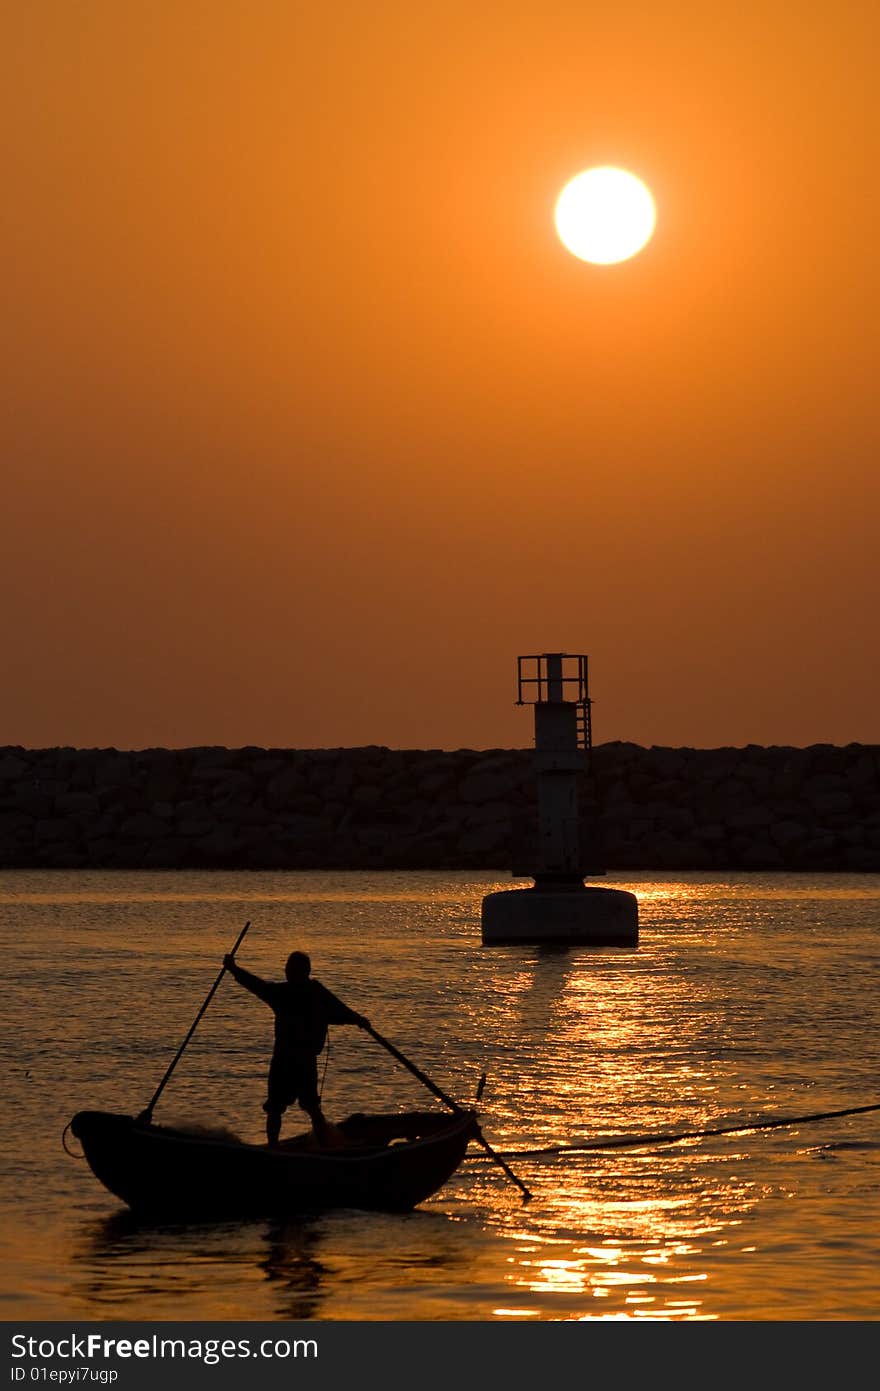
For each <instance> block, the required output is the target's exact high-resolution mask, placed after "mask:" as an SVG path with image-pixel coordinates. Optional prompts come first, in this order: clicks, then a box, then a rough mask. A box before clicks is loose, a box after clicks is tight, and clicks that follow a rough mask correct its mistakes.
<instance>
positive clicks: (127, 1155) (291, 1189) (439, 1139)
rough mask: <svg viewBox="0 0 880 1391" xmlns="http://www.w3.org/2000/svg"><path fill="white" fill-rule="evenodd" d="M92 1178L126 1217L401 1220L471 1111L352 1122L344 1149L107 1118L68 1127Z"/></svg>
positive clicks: (436, 1184)
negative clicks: (307, 1215) (369, 1213)
mask: <svg viewBox="0 0 880 1391" xmlns="http://www.w3.org/2000/svg"><path fill="white" fill-rule="evenodd" d="M70 1128H71V1129H72V1131H73V1133H74V1135H75V1136H76V1137H77V1139H78V1140H79V1141H80V1143H81V1145H82V1147H83V1150H84V1151H85V1156H86V1159H87V1160H88V1162H89V1165H90V1166H91V1169H92V1172H93V1173H94V1174H95V1176H96V1178H98V1179H100V1181H101V1183H103V1184H104V1186H105V1188H109V1190H110V1192H111V1193H114V1194H115V1195H116V1196H117V1197H118V1198H121V1199H122V1201H123V1202H125V1203H127V1204H128V1206H129V1207H130V1208H132V1209H133V1210H134V1211H135V1212H137V1213H141V1214H144V1215H147V1214H149V1215H150V1216H153V1217H156V1216H161V1217H170V1218H175V1219H178V1220H181V1219H182V1220H198V1219H201V1218H206V1217H211V1218H221V1219H222V1218H227V1217H230V1218H231V1217H249V1216H253V1217H256V1216H270V1215H279V1214H283V1213H291V1212H303V1211H309V1210H315V1209H326V1208H340V1207H356V1208H371V1209H374V1210H378V1211H387V1212H407V1211H409V1210H410V1209H411V1208H414V1207H415V1206H416V1205H417V1204H418V1203H421V1202H423V1201H424V1200H425V1199H426V1198H429V1197H430V1196H431V1194H432V1193H436V1192H437V1190H438V1188H442V1186H443V1184H444V1183H446V1181H447V1179H449V1178H450V1177H451V1176H452V1174H454V1173H455V1171H456V1169H457V1168H458V1166H459V1164H460V1163H461V1161H462V1159H463V1158H464V1155H465V1151H466V1150H467V1146H468V1141H469V1140H470V1139H471V1138H472V1137H474V1136H476V1134H477V1128H476V1116H475V1113H474V1112H473V1111H459V1112H457V1113H455V1114H450V1115H444V1114H438V1113H437V1112H433V1111H409V1112H404V1113H402V1114H401V1115H396V1116H390V1115H377V1116H368V1115H355V1116H350V1117H349V1118H348V1120H346V1121H343V1122H342V1123H341V1124H340V1125H339V1127H338V1130H339V1131H341V1132H342V1138H343V1143H342V1144H341V1145H339V1146H338V1147H334V1148H332V1149H330V1148H327V1149H325V1148H316V1147H315V1144H314V1141H313V1140H312V1138H311V1136H310V1135H302V1136H297V1137H295V1138H294V1139H291V1140H287V1141H284V1142H282V1143H281V1144H280V1145H278V1146H275V1147H272V1148H270V1147H269V1146H268V1145H248V1144H244V1143H242V1142H241V1141H239V1140H237V1139H235V1137H232V1136H223V1135H221V1134H213V1135H212V1134H211V1133H210V1132H207V1133H205V1134H199V1133H198V1132H187V1131H186V1130H174V1129H171V1128H170V1127H167V1126H162V1125H153V1124H151V1123H149V1122H147V1121H140V1120H134V1119H133V1118H132V1117H131V1116H122V1115H117V1114H115V1113H113V1112H109V1111H80V1112H78V1113H77V1115H75V1116H74V1118H73V1120H72V1121H71V1123H70Z"/></svg>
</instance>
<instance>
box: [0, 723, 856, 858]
mask: <svg viewBox="0 0 880 1391" xmlns="http://www.w3.org/2000/svg"><path fill="white" fill-rule="evenodd" d="M583 810H584V813H585V816H586V818H587V820H588V823H589V824H590V825H591V826H593V827H594V829H595V834H596V835H597V836H598V847H597V856H596V857H594V858H595V859H597V860H598V862H599V863H603V864H604V865H605V867H606V868H607V869H609V870H626V869H669V870H675V869H707V870H727V869H780V870H783V869H792V870H854V871H875V872H876V871H880V746H876V745H862V744H850V745H847V746H845V747H839V746H835V745H826V744H819V745H813V746H811V747H809V748H785V747H770V748H764V747H759V746H755V745H749V746H748V747H746V748H722V749H688V748H681V749H679V748H642V747H640V746H639V745H635V744H622V743H615V744H603V745H600V746H598V747H597V748H596V749H594V750H593V756H592V774H591V777H590V778H589V780H588V781H587V783H586V785H585V796H584V806H583ZM533 814H534V775H533V771H532V752H531V750H529V749H490V750H472V749H460V750H457V751H455V752H445V751H442V750H413V749H403V750H400V749H387V748H379V747H369V748H355V749H306V750H291V749H263V748H256V747H248V748H240V749H226V748H213V747H212V748H189V749H146V750H137V751H125V752H122V751H119V750H116V749H74V748H56V749H24V748H20V747H5V748H0V864H2V865H3V866H5V867H7V868H8V867H20V868H38V867H40V868H120V869H140V868H144V869H188V868H218V869H220V868H224V869H229V868H242V869H313V868H341V869H342V868H344V869H361V868H389V869H391V868H397V869H487V870H496V869H497V870H501V871H506V870H509V869H510V868H511V866H512V864H513V860H514V859H515V858H517V853H518V852H517V849H516V846H515V845H514V843H513V842H514V841H516V840H517V837H521V835H522V827H523V826H524V825H526V826H527V825H528V823H529V820H530V818H532V817H533ZM520 858H521V854H520Z"/></svg>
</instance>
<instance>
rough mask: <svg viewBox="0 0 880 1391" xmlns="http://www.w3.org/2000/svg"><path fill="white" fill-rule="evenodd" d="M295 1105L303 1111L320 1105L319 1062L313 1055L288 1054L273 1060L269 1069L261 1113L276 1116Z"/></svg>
mask: <svg viewBox="0 0 880 1391" xmlns="http://www.w3.org/2000/svg"><path fill="white" fill-rule="evenodd" d="M295 1101H298V1102H299V1104H300V1106H301V1107H302V1109H303V1110H304V1111H312V1110H314V1109H315V1108H316V1107H317V1106H319V1105H320V1100H319V1098H318V1059H317V1057H316V1056H315V1054H314V1053H293V1054H291V1053H288V1054H286V1055H285V1056H284V1057H280V1058H278V1057H273V1058H272V1062H271V1063H270V1065H269V1086H268V1095H267V1097H266V1100H265V1101H264V1102H263V1110H264V1111H268V1112H273V1113H275V1114H276V1115H277V1114H278V1113H279V1112H281V1111H286V1110H287V1108H288V1106H292V1105H293V1103H294V1102H295Z"/></svg>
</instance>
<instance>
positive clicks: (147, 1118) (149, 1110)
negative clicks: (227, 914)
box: [138, 922, 250, 1125]
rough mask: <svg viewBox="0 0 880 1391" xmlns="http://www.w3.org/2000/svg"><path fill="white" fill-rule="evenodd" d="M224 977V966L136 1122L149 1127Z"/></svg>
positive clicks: (231, 954)
mask: <svg viewBox="0 0 880 1391" xmlns="http://www.w3.org/2000/svg"><path fill="white" fill-rule="evenodd" d="M249 927H250V923H249V922H246V923H245V925H244V927H243V928H242V929H241V932H240V933H239V934H238V940H237V942H236V943H235V946H234V947H233V948H232V951H231V952H230V953H229V955H230V956H235V953H236V952H237V951H238V949H239V947H240V946H241V944H242V942H243V941H244V935H245V933H246V932H247V930H248V928H249ZM225 975H226V966H225V965H224V966H223V967H222V968H221V971H220V974H219V976H218V977H217V979H216V980H215V981H214V984H213V985H212V986H211V989H210V990H209V991H208V994H207V996H206V998H205V1002H204V1004H203V1005H202V1007H201V1009H200V1010H199V1012H198V1014H197V1015H196V1017H195V1019H194V1020H193V1022H192V1024H191V1025H190V1030H189V1033H188V1034H187V1036H186V1038H185V1039H184V1040H183V1043H182V1044H181V1045H180V1047H179V1048H178V1050H177V1052H176V1053H175V1055H174V1057H173V1058H172V1060H171V1062H170V1063H169V1064H168V1067H167V1069H166V1071H165V1076H164V1077H163V1078H162V1081H161V1082H160V1083H159V1085H158V1087H157V1088H156V1090H155V1091H154V1093H153V1096H152V1100H151V1101H150V1104H149V1105H148V1106H147V1107H146V1108H145V1109H144V1110H143V1111H141V1113H140V1115H139V1116H138V1121H140V1122H143V1123H144V1124H146V1125H149V1124H150V1122H151V1121H152V1119H153V1110H154V1108H155V1105H156V1102H157V1101H158V1100H159V1097H160V1096H161V1095H162V1093H163V1091H164V1090H165V1085H166V1083H167V1081H168V1079H169V1077H170V1076H171V1074H172V1072H173V1071H174V1069H175V1068H176V1067H177V1064H178V1063H179V1062H180V1059H181V1058H182V1057H183V1052H184V1049H185V1048H186V1045H187V1044H188V1043H189V1041H190V1039H191V1038H192V1036H193V1034H194V1033H195V1031H196V1028H197V1027H198V1023H199V1020H200V1019H201V1017H202V1015H203V1014H204V1012H205V1010H206V1009H207V1008H208V1005H209V1004H210V1003H211V1001H212V1000H213V998H214V994H215V992H216V990H217V987H218V986H219V984H220V982H221V980H222V979H223V977H224V976H225Z"/></svg>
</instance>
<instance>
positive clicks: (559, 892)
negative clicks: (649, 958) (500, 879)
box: [482, 884, 639, 947]
mask: <svg viewBox="0 0 880 1391" xmlns="http://www.w3.org/2000/svg"><path fill="white" fill-rule="evenodd" d="M482 924H483V945H484V946H502V945H505V944H507V945H510V944H511V943H522V944H523V945H527V944H536V945H540V944H541V943H544V942H548V943H553V944H556V945H566V944H570V945H578V944H579V945H581V946H596V947H635V946H638V942H639V903H638V899H637V898H636V896H635V894H632V893H630V892H629V891H628V890H627V889H607V888H600V887H598V886H594V885H587V884H585V885H583V887H582V888H580V889H555V890H548V889H501V890H500V891H499V892H498V893H494V894H487V895H486V897H485V898H484V899H483V911H482Z"/></svg>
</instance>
